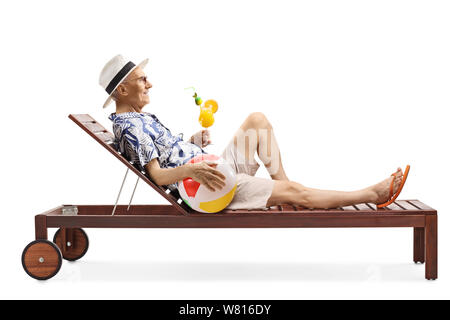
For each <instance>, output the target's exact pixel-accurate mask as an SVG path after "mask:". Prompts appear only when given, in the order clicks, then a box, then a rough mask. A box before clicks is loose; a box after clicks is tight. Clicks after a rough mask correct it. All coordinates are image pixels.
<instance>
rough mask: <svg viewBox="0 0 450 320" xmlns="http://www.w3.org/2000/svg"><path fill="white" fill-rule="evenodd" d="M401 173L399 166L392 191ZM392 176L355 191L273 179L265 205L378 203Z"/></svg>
mask: <svg viewBox="0 0 450 320" xmlns="http://www.w3.org/2000/svg"><path fill="white" fill-rule="evenodd" d="M402 176H403V173H402V171H401V169H400V168H399V169H398V171H397V173H396V176H395V181H394V192H395V191H397V190H398V187H399V186H400V182H401V180H402ZM392 179H393V177H391V178H388V179H386V180H383V181H382V182H380V183H377V184H375V185H373V186H371V187H368V188H365V189H362V190H357V191H334V190H320V189H313V188H308V187H305V186H303V185H301V184H299V183H297V182H293V181H275V185H274V188H273V191H272V194H271V196H270V198H269V200H268V201H267V206H268V207H271V206H273V205H277V204H293V205H299V206H302V207H306V208H324V209H328V208H336V207H344V206H349V205H353V204H358V203H365V202H371V203H375V204H380V203H383V202H385V201H387V200H388V198H389V185H390V181H391V180H392Z"/></svg>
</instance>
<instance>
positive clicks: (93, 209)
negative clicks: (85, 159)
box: [22, 114, 438, 280]
mask: <svg viewBox="0 0 450 320" xmlns="http://www.w3.org/2000/svg"><path fill="white" fill-rule="evenodd" d="M69 118H70V119H72V120H73V121H74V122H75V123H76V124H77V125H78V126H80V127H81V128H82V129H83V130H84V131H86V132H87V133H88V134H89V135H90V136H91V137H93V138H94V139H95V140H96V141H97V142H99V143H100V144H101V145H102V146H103V147H105V148H106V149H107V150H108V151H109V152H111V153H112V154H113V155H114V156H115V157H116V158H117V159H119V160H120V161H121V162H122V163H123V164H125V165H126V166H127V172H128V170H131V171H133V172H134V173H135V174H136V175H137V176H138V181H139V179H141V180H143V181H145V182H146V183H147V184H148V185H150V186H151V187H152V188H153V189H155V190H156V191H157V192H158V193H159V194H161V195H162V196H163V197H164V198H165V199H167V201H169V203H170V205H128V206H126V205H117V201H118V198H117V200H116V204H115V205H62V206H59V207H56V208H54V209H51V210H49V211H47V212H44V213H42V214H39V215H37V216H36V217H35V231H36V240H35V241H33V242H31V243H30V244H29V245H28V246H27V247H26V248H25V249H24V251H23V254H22V265H23V267H24V269H25V271H26V272H27V273H28V274H29V275H30V276H31V277H33V278H35V279H39V280H45V279H49V278H51V277H53V276H54V275H56V273H57V272H58V271H59V269H60V267H61V263H62V259H63V258H64V259H66V260H72V261H73V260H77V259H80V258H81V257H82V256H83V255H84V254H85V253H86V251H87V249H88V246H89V241H88V238H87V235H86V233H85V232H84V230H83V229H81V228H355V227H368V228H373V227H412V228H413V229H414V237H413V239H414V252H413V260H414V262H416V263H425V278H426V279H429V280H435V279H437V267H438V264H437V241H438V240H437V239H438V238H437V211H436V210H435V209H432V208H431V207H429V206H427V205H425V204H424V203H422V202H420V201H418V200H397V201H395V202H394V203H392V204H391V205H389V206H388V207H385V208H381V209H377V208H376V206H375V205H373V204H369V203H365V204H358V205H354V206H348V207H342V208H335V209H327V210H324V209H320V210H318V209H314V210H312V209H305V208H302V207H298V206H291V205H280V206H275V207H271V208H269V209H268V210H223V211H222V212H220V213H215V214H205V213H198V212H195V211H193V210H192V209H190V208H189V207H188V206H187V205H186V204H185V203H184V202H183V201H182V200H181V199H180V196H179V194H178V192H177V191H174V192H170V190H169V189H167V188H165V187H161V186H157V185H156V184H154V183H153V182H152V181H151V180H150V179H149V177H148V175H147V174H146V173H145V172H141V171H139V170H138V169H136V167H135V166H134V165H133V163H130V162H129V161H128V160H127V159H125V157H123V156H122V155H121V154H120V152H118V151H117V150H116V149H115V147H114V136H113V134H112V133H110V132H108V131H107V130H106V129H105V128H104V127H103V126H102V125H100V124H99V123H98V122H97V121H95V120H94V119H93V118H92V117H91V116H89V115H87V114H76V115H75V114H73V115H69ZM122 186H123V183H122ZM119 195H120V193H119ZM130 203H131V200H130ZM48 228H59V230H58V231H57V232H56V234H55V236H54V238H53V242H50V241H48V240H47V239H48V235H47V229H48Z"/></svg>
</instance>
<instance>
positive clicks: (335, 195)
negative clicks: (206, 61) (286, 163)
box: [100, 55, 406, 209]
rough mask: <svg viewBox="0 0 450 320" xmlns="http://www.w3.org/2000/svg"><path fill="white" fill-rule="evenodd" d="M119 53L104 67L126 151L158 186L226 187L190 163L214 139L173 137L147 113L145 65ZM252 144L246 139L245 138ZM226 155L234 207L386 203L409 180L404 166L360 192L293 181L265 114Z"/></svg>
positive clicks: (245, 126) (208, 169)
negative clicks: (261, 171)
mask: <svg viewBox="0 0 450 320" xmlns="http://www.w3.org/2000/svg"><path fill="white" fill-rule="evenodd" d="M147 61H148V60H144V61H143V62H142V63H140V64H139V65H137V66H136V65H135V64H134V63H132V62H130V61H127V60H125V59H124V58H123V57H122V56H120V55H118V56H115V57H114V58H113V59H111V60H110V61H109V62H108V63H107V64H106V65H105V67H104V68H103V70H102V72H101V75H100V84H101V85H102V86H103V87H104V88H105V89H106V91H107V93H108V94H109V97H108V99H107V101H106V102H105V104H104V107H106V106H107V105H108V104H109V103H110V102H111V100H114V101H115V104H116V112H115V113H112V114H111V115H110V117H109V118H110V120H111V121H112V122H113V131H114V134H115V137H116V139H117V141H118V145H119V148H120V151H121V152H122V153H123V154H124V155H125V156H126V157H127V158H128V159H129V160H131V161H133V162H134V163H136V164H137V165H138V166H139V167H140V169H141V170H142V169H145V171H146V172H147V173H148V175H149V176H150V177H151V179H152V180H153V181H154V182H155V183H156V184H158V185H167V186H168V187H169V188H170V189H173V188H176V187H177V182H178V181H181V180H183V179H185V178H187V177H191V178H192V179H194V180H195V181H197V182H199V183H200V184H203V185H205V186H206V187H207V188H209V189H210V190H212V191H214V190H216V189H221V188H222V187H223V186H224V179H225V177H224V176H223V175H222V173H221V172H219V171H218V170H216V169H215V164H214V163H210V162H200V163H193V164H190V163H187V162H188V161H189V160H190V159H191V158H193V157H195V156H197V155H199V154H202V153H206V152H205V151H204V150H203V149H202V148H203V147H205V146H207V145H208V144H209V143H210V140H209V133H208V131H207V130H203V131H200V132H199V133H197V134H195V135H194V136H193V137H191V139H190V140H189V141H183V139H182V135H181V134H180V135H176V136H175V135H173V134H172V133H171V131H170V130H169V129H168V128H166V127H165V126H164V125H163V124H162V123H161V122H160V121H159V120H158V118H157V117H156V116H155V115H153V114H151V113H145V112H143V111H142V110H143V108H144V106H146V105H147V104H148V103H149V102H150V99H149V90H150V89H151V88H152V84H151V83H150V82H149V81H148V79H147V76H146V75H145V73H144V71H143V68H144V67H145V65H146V64H147ZM246 140H247V141H248V143H245V141H246ZM255 154H257V155H258V157H259V158H260V160H261V161H262V162H263V164H264V165H265V167H266V168H267V170H268V172H269V174H270V176H271V178H272V179H264V178H260V177H255V176H254V175H255V173H256V171H257V170H258V167H259V164H258V163H257V162H256V161H255V158H254V156H255ZM222 157H223V158H224V159H225V160H226V161H228V162H229V163H230V165H231V166H232V167H233V169H234V170H235V171H236V174H237V189H236V193H235V196H234V198H233V200H232V202H231V203H230V205H229V206H228V208H231V209H257V208H266V207H270V206H273V205H278V204H293V205H300V206H303V207H306V208H334V207H340V206H348V205H352V204H358V203H366V202H370V203H375V204H382V205H384V204H386V203H387V202H389V201H390V200H392V198H393V196H394V197H395V196H396V195H398V194H397V191H400V190H401V187H402V186H403V184H404V181H405V179H406V174H405V179H402V178H403V172H402V170H401V169H400V168H398V169H397V171H396V172H395V173H394V174H392V175H391V177H389V178H387V179H385V180H383V181H381V182H379V183H377V184H375V185H372V186H370V187H367V188H365V189H362V190H358V191H351V192H343V191H330V190H319V189H312V188H308V187H305V186H303V185H301V184H300V183H297V182H294V181H289V179H288V178H287V176H286V173H285V171H284V169H283V165H282V163H281V156H280V152H279V149H278V144H277V142H276V139H275V136H274V134H273V128H272V126H271V124H270V122H269V121H268V119H267V118H266V117H265V116H264V114H262V113H260V112H255V113H251V114H250V115H249V116H248V117H247V119H245V121H244V122H243V123H242V125H241V126H240V128H239V129H238V130H237V132H236V133H235V135H234V137H233V138H232V139H231V141H230V143H229V144H228V146H227V147H226V148H225V150H224V152H223V154H222Z"/></svg>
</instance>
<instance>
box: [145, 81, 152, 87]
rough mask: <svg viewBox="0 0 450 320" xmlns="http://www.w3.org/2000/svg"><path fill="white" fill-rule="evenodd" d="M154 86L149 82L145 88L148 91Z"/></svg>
mask: <svg viewBox="0 0 450 320" xmlns="http://www.w3.org/2000/svg"><path fill="white" fill-rule="evenodd" d="M151 87H153V86H152V84H151V83H150V81H148V80H147V83H146V84H145V88H146V89H150V88H151Z"/></svg>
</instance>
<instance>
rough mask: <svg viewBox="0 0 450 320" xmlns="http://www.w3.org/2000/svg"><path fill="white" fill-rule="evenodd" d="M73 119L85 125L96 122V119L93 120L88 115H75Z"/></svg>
mask: <svg viewBox="0 0 450 320" xmlns="http://www.w3.org/2000/svg"><path fill="white" fill-rule="evenodd" d="M73 117H74V118H75V119H77V120H78V121H80V122H82V123H85V122H96V121H95V120H94V118H92V117H91V116H90V115H88V114H74V115H73Z"/></svg>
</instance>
